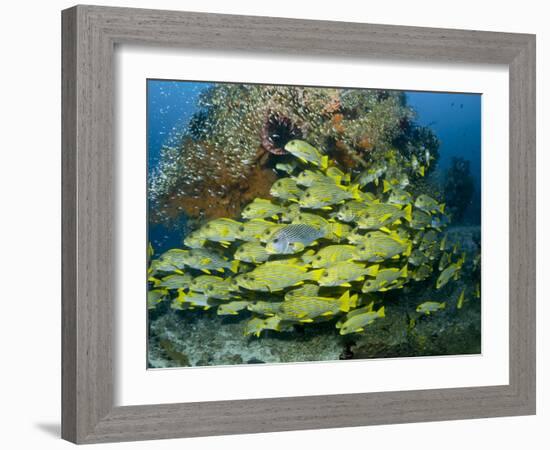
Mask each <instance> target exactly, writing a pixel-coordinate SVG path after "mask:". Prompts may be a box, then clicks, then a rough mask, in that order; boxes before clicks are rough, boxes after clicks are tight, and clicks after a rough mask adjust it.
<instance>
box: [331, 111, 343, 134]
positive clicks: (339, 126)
mask: <svg viewBox="0 0 550 450" xmlns="http://www.w3.org/2000/svg"><path fill="white" fill-rule="evenodd" d="M343 119H344V115H343V114H341V113H338V114H334V116H332V120H331V121H332V127H333V128H334V130H335V131H336V132H337V133H340V134H341V133H343V132H344V131H346V127H344V124H343V123H342V120H343Z"/></svg>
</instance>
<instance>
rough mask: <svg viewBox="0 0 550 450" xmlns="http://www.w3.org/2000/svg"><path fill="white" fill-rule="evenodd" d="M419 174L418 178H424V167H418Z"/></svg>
mask: <svg viewBox="0 0 550 450" xmlns="http://www.w3.org/2000/svg"><path fill="white" fill-rule="evenodd" d="M419 172H420V176H421V177H423V176H424V173H425V171H424V166H420V170H419Z"/></svg>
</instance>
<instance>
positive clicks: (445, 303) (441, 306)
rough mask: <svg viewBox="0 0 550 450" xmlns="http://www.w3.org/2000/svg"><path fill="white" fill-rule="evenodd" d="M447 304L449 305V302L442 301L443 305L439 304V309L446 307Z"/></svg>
mask: <svg viewBox="0 0 550 450" xmlns="http://www.w3.org/2000/svg"><path fill="white" fill-rule="evenodd" d="M446 306H447V302H443V303H441V305H440V306H439V309H445V307H446Z"/></svg>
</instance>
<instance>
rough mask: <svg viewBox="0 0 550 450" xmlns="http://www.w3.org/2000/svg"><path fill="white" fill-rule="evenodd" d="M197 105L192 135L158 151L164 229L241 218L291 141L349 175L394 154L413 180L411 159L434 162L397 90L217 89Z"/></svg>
mask: <svg viewBox="0 0 550 450" xmlns="http://www.w3.org/2000/svg"><path fill="white" fill-rule="evenodd" d="M199 108H200V109H199V110H198V112H196V113H195V114H194V116H193V117H192V119H191V121H190V123H189V125H188V127H187V131H186V132H185V133H182V134H181V135H180V136H179V137H178V139H177V140H176V141H175V142H174V143H173V144H172V145H170V146H165V147H164V148H163V149H162V154H161V158H160V161H161V163H160V165H159V167H158V168H157V169H156V170H155V172H154V173H153V174H152V176H151V177H150V182H149V186H148V191H149V201H150V212H151V214H150V216H151V220H152V221H158V222H165V223H166V222H167V221H168V220H170V219H173V218H176V217H177V216H178V215H179V214H181V213H185V214H187V215H188V216H190V217H192V218H199V219H210V218H214V217H219V216H220V215H221V216H226V217H232V216H235V214H236V213H237V212H238V211H239V210H240V208H241V206H242V205H243V204H244V203H246V202H247V201H248V200H249V199H250V198H254V197H255V196H265V194H266V193H267V192H268V191H269V188H270V186H271V184H272V183H273V178H272V176H273V175H272V169H273V167H274V166H275V164H276V163H277V162H280V158H281V156H280V155H283V154H284V150H283V148H284V145H285V144H286V142H288V141H290V140H292V139H295V138H303V139H305V140H307V141H308V142H310V143H311V144H313V145H315V146H318V147H319V148H323V149H325V150H326V151H327V153H328V154H329V156H330V157H331V158H333V159H335V160H336V161H338V163H339V164H341V165H342V166H344V167H347V168H349V169H355V168H356V167H358V166H365V165H366V164H368V163H369V162H372V161H374V160H380V158H381V157H383V153H384V152H387V151H388V150H392V149H395V150H396V151H397V152H399V153H400V155H401V156H402V160H403V162H404V164H403V165H402V166H401V167H402V169H403V170H406V171H409V172H411V174H412V172H413V171H412V169H409V168H407V163H408V162H410V158H411V156H412V155H413V154H416V155H417V157H418V159H419V161H420V163H422V164H424V165H425V166H426V167H427V170H430V167H433V166H434V165H435V163H436V161H437V157H438V154H437V146H438V143H437V140H436V139H435V137H434V136H433V133H431V132H430V131H429V130H428V129H423V128H420V127H418V126H417V125H415V124H414V121H413V119H414V113H413V111H412V110H411V109H410V108H408V107H407V105H406V102H405V97H404V94H403V93H401V92H396V91H378V90H367V89H329V88H314V87H295V86H270V85H249V84H217V85H216V86H214V87H212V88H210V89H208V90H206V91H205V92H204V93H203V94H202V96H201V98H200V101H199ZM415 152H416V153H415ZM426 155H428V163H426V160H425V159H426ZM283 157H284V156H283ZM430 159H431V162H432V164H431V165H430V164H429V162H430ZM408 166H410V164H408ZM251 178H252V180H253V182H252V183H250V179H251Z"/></svg>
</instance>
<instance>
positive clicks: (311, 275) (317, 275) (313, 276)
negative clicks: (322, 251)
mask: <svg viewBox="0 0 550 450" xmlns="http://www.w3.org/2000/svg"><path fill="white" fill-rule="evenodd" d="M324 271H325V269H317V270H312V271H311V272H308V273H307V275H308V278H307V279H308V280H313V281H319V280H320V279H321V276H322V275H323V272H324Z"/></svg>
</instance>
